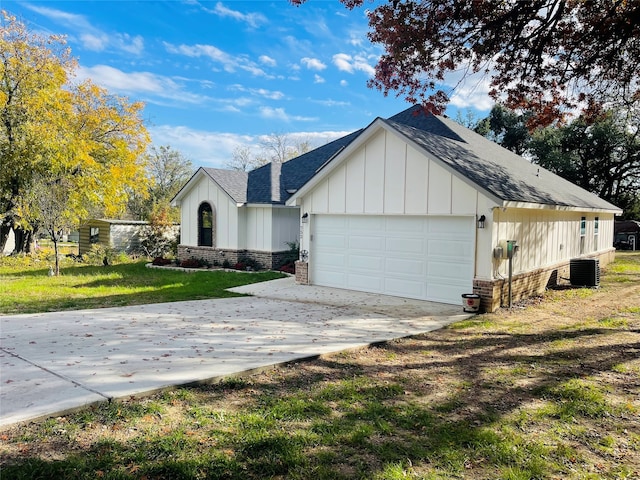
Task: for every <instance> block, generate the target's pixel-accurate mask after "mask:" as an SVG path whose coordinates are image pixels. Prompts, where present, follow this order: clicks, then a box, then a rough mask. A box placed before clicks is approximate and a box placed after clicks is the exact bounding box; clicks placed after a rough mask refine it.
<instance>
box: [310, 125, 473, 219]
mask: <svg viewBox="0 0 640 480" xmlns="http://www.w3.org/2000/svg"><path fill="white" fill-rule="evenodd" d="M479 196H481V194H480V193H479V192H478V191H477V190H476V189H474V188H473V187H472V186H471V185H469V184H467V183H466V182H464V181H462V180H461V179H459V178H458V177H457V176H456V175H454V174H452V173H451V172H449V171H448V170H446V169H445V168H444V167H442V166H440V165H439V163H438V162H437V161H435V160H432V159H429V158H427V157H426V156H425V155H423V154H421V153H420V152H418V151H417V150H416V149H415V148H413V147H412V146H411V145H409V144H407V143H406V142H405V141H403V140H402V139H400V138H399V137H398V136H397V135H395V134H394V133H392V132H388V131H386V130H384V129H382V130H381V131H380V132H378V133H377V134H376V135H375V136H373V137H372V138H371V139H370V140H369V141H368V142H367V143H366V144H365V145H363V146H362V147H361V148H359V149H358V150H357V151H355V152H354V153H353V154H351V155H350V156H349V158H347V159H345V161H343V162H342V164H341V165H339V166H338V167H336V168H335V169H334V170H333V171H332V172H331V173H330V174H329V175H328V176H327V178H324V179H323V180H322V181H321V182H320V183H318V185H316V186H315V187H314V189H313V190H312V191H311V192H309V193H308V194H307V195H305V197H304V199H303V202H302V208H301V212H309V213H331V214H341V213H343V214H371V215H383V214H384V215H394V214H397V215H476V213H477V209H478V205H479Z"/></svg>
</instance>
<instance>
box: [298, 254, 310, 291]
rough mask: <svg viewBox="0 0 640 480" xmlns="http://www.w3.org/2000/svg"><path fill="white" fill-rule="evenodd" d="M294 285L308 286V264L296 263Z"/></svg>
mask: <svg viewBox="0 0 640 480" xmlns="http://www.w3.org/2000/svg"><path fill="white" fill-rule="evenodd" d="M296 283H298V284H300V285H309V263H308V262H301V261H300V260H298V261H297V262H296Z"/></svg>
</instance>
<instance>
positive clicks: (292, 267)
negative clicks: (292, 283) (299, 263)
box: [278, 262, 296, 275]
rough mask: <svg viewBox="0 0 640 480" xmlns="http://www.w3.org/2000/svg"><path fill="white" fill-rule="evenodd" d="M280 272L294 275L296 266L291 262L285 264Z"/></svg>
mask: <svg viewBox="0 0 640 480" xmlns="http://www.w3.org/2000/svg"><path fill="white" fill-rule="evenodd" d="M278 270H279V271H280V272H284V273H290V274H292V275H293V274H295V273H296V264H295V263H293V262H289V263H285V264H284V265H282V266H281V267H280V268H279V269H278Z"/></svg>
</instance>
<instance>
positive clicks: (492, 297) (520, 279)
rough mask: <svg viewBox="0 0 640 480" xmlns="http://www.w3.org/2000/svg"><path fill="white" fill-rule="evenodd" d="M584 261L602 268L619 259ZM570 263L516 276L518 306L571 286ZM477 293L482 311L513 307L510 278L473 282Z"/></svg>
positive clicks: (513, 286)
mask: <svg viewBox="0 0 640 480" xmlns="http://www.w3.org/2000/svg"><path fill="white" fill-rule="evenodd" d="M583 258H597V259H598V260H599V264H600V267H602V266H605V265H607V264H608V263H611V262H612V261H613V260H614V258H615V249H611V250H608V251H606V252H603V253H601V254H599V255H589V256H585V257H583ZM569 265H570V262H569V261H567V262H563V263H560V264H557V265H553V266H550V267H546V268H541V269H538V270H534V271H531V272H525V273H519V274H517V275H513V278H512V279H511V297H512V301H513V302H514V303H515V302H518V301H520V300H524V299H525V298H529V297H532V296H535V295H541V294H542V293H544V291H545V290H546V289H547V288H550V287H555V286H558V285H563V284H564V285H568V284H569V280H568V279H569ZM473 293H475V294H477V295H480V310H481V311H484V312H495V311H496V310H497V309H498V308H500V307H504V306H508V305H509V282H508V279H507V278H504V279H498V280H480V279H475V280H474V281H473Z"/></svg>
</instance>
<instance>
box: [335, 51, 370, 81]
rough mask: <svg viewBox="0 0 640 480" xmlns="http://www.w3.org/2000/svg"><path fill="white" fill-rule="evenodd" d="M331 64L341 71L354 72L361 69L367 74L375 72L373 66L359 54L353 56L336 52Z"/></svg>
mask: <svg viewBox="0 0 640 480" xmlns="http://www.w3.org/2000/svg"><path fill="white" fill-rule="evenodd" d="M333 64H334V65H335V66H336V67H338V70H340V71H342V72H347V73H355V72H356V71H361V72H364V73H366V74H367V75H369V76H373V75H374V74H375V70H374V68H373V67H372V66H371V65H369V62H367V59H366V58H365V57H363V56H361V55H356V56H355V57H354V56H351V55H348V54H346V53H337V54H335V55H334V56H333Z"/></svg>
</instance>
